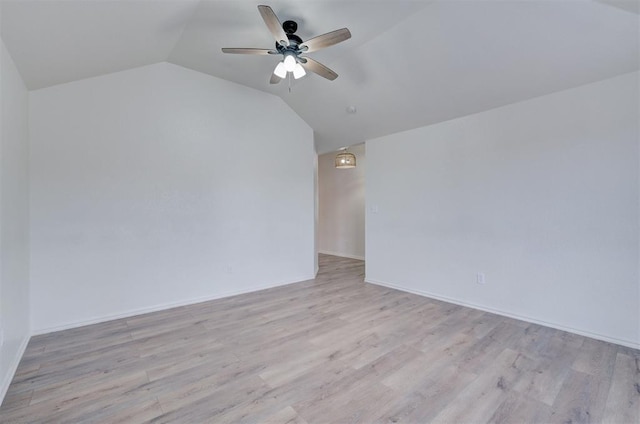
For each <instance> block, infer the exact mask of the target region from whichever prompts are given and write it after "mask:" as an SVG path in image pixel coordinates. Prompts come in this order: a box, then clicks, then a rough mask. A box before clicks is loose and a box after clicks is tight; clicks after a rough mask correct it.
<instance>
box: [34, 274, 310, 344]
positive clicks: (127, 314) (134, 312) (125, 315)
mask: <svg viewBox="0 0 640 424" xmlns="http://www.w3.org/2000/svg"><path fill="white" fill-rule="evenodd" d="M314 278H315V276H305V277H301V278H299V279H296V280H293V281H287V282H283V283H277V284H266V285H261V286H253V287H250V288H247V289H244V290H237V291H231V292H224V293H217V294H215V295H211V296H203V297H198V298H192V299H187V300H181V301H178V302H170V303H163V304H160V305H154V306H149V307H144V308H138V309H131V310H128V311H124V312H118V313H115V314H109V315H103V316H100V317H95V318H91V319H87V320H81V321H74V322H68V323H65V324H61V325H56V326H52V327H45V328H36V329H32V330H31V334H32V335H33V336H38V335H41V334H48V333H53V332H56V331H63V330H70V329H72V328H78V327H84V326H85V325H91V324H98V323H101V322H106V321H112V320H115V319H121V318H130V317H133V316H136V315H143V314H148V313H151V312H158V311H164V310H167V309H172V308H177V307H180V306H188V305H195V304H197V303H202V302H208V301H210V300H216V299H222V298H225V297H232V296H237V295H240V294H247V293H253V292H257V291H261V290H268V289H272V288H275V287H282V286H287V285H289V284H296V283H301V282H303V281H308V280H313V279H314Z"/></svg>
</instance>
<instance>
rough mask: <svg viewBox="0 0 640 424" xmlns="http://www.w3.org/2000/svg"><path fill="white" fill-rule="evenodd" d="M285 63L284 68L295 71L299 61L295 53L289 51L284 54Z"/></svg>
mask: <svg viewBox="0 0 640 424" xmlns="http://www.w3.org/2000/svg"><path fill="white" fill-rule="evenodd" d="M283 63H284V69H286V70H287V72H293V70H294V69H295V68H296V64H297V63H298V62H297V61H296V56H295V54H293V53H289V52H287V53H285V54H284V61H283Z"/></svg>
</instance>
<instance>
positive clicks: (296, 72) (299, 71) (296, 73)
mask: <svg viewBox="0 0 640 424" xmlns="http://www.w3.org/2000/svg"><path fill="white" fill-rule="evenodd" d="M305 75H307V72H306V71H305V70H304V68H303V67H302V65H301V64H299V63H296V67H295V68H294V69H293V78H295V79H300V78H302V77H303V76H305Z"/></svg>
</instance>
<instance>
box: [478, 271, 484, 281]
mask: <svg viewBox="0 0 640 424" xmlns="http://www.w3.org/2000/svg"><path fill="white" fill-rule="evenodd" d="M476 283H478V284H484V272H479V273H478V274H476Z"/></svg>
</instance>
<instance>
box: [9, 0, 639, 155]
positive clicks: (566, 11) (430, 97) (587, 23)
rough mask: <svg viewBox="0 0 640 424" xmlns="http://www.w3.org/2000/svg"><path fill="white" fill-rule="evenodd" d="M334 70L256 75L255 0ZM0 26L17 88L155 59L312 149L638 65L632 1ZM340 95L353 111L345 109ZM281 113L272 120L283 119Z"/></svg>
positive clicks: (31, 8) (153, 11)
mask: <svg viewBox="0 0 640 424" xmlns="http://www.w3.org/2000/svg"><path fill="white" fill-rule="evenodd" d="M261 3H267V4H269V5H270V6H271V7H272V8H273V10H274V11H275V13H276V14H277V15H278V17H279V18H280V20H281V21H284V20H287V19H292V20H295V21H297V22H298V24H299V29H298V33H297V34H298V35H299V36H300V37H301V38H302V39H303V40H306V39H308V38H311V37H313V36H316V35H319V34H323V33H325V32H328V31H331V30H334V29H338V28H342V27H348V28H349V29H350V30H351V33H352V35H353V37H352V38H351V39H350V40H347V41H345V42H343V43H341V44H338V45H336V46H333V47H330V48H328V49H326V50H322V51H318V52H315V53H312V54H310V55H309V56H311V57H313V58H314V59H316V60H318V61H320V62H322V63H323V64H325V65H327V66H329V67H330V68H332V69H333V70H335V71H336V72H337V73H338V74H339V75H340V76H339V78H338V79H336V80H335V81H333V82H330V81H327V80H325V79H323V78H321V77H319V76H317V75H308V76H306V77H304V78H302V79H300V80H296V81H293V82H292V83H291V87H290V88H291V90H289V86H288V84H287V83H281V84H278V85H270V84H269V78H270V75H271V73H272V71H273V69H274V67H275V65H276V63H277V61H278V58H277V57H275V56H241V55H225V54H223V53H222V52H221V50H220V49H221V47H258V48H272V47H273V44H274V42H273V38H272V37H271V35H270V34H269V32H268V30H267V28H266V26H265V25H264V22H263V21H262V19H261V17H260V15H259V13H258V10H257V5H258V4H261ZM1 7H2V8H1V11H0V16H1V35H2V39H3V40H4V42H5V44H6V46H7V48H8V50H9V51H10V53H11V55H12V57H13V59H14V61H15V62H16V65H17V67H18V69H19V71H20V72H21V74H22V76H23V78H24V80H25V83H26V84H27V86H28V88H29V89H39V88H43V87H48V86H51V85H55V84H60V83H65V82H70V81H74V80H78V79H82V78H88V77H93V76H97V75H102V74H106V73H110V72H115V71H121V70H125V69H129V68H133V67H137V66H143V65H147V64H152V63H157V62H162V61H168V62H171V63H174V64H177V65H181V66H185V67H187V68H191V69H194V70H197V71H200V72H204V73H207V74H210V75H213V76H216V77H220V78H224V79H227V80H229V81H233V82H236V83H239V84H243V85H246V86H249V87H253V88H256V89H258V90H263V91H266V92H269V93H273V94H275V95H278V96H280V97H281V98H282V99H283V100H284V101H285V102H287V103H288V104H289V105H290V106H291V108H292V109H293V110H295V111H296V113H298V114H299V115H300V116H301V117H302V118H303V119H304V120H305V121H306V122H307V123H308V124H309V125H310V126H311V127H312V128H313V129H314V132H315V136H316V144H317V148H318V152H319V153H324V152H327V151H331V150H334V149H336V148H338V147H340V146H345V145H352V144H356V143H360V142H362V141H365V140H367V139H371V138H375V137H379V136H382V135H386V134H390V133H394V132H398V131H403V130H407V129H411V128H415V127H419V126H424V125H428V124H432V123H436V122H441V121H444V120H448V119H453V118H456V117H460V116H464V115H468V114H471V113H476V112H479V111H482V110H487V109H491V108H495V107H499V106H502V105H506V104H509V103H514V102H518V101H521V100H525V99H529V98H532V97H537V96H541V95H544V94H549V93H552V92H556V91H559V90H564V89H567V88H571V87H575V86H578V85H582V84H586V83H589V82H593V81H597V80H600V79H604V78H608V77H613V76H615V75H620V74H623V73H627V72H631V71H634V70H637V69H638V67H639V16H638V2H637V1H636V0H601V1H594V0H555V1H548V0H530V1H521V0H513V1H504V0H496V1H494V0H468V1H464V0H435V1H427V0H422V1H417V0H410V1H406V0H382V1H376V0H370V1H363V0H342V1H338V0H324V1H313V0H274V1H268V2H267V1H244V0H230V1H219V0H157V1H150V0H126V1H124V0H123V1H114V0H82V1H81V0H71V1H67V0H65V1H63V0H27V1H25V0H3V1H2V4H1ZM350 106H354V107H355V110H356V112H355V113H348V111H347V109H348V108H349V107H350ZM284 128H286V122H283V129H284Z"/></svg>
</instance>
